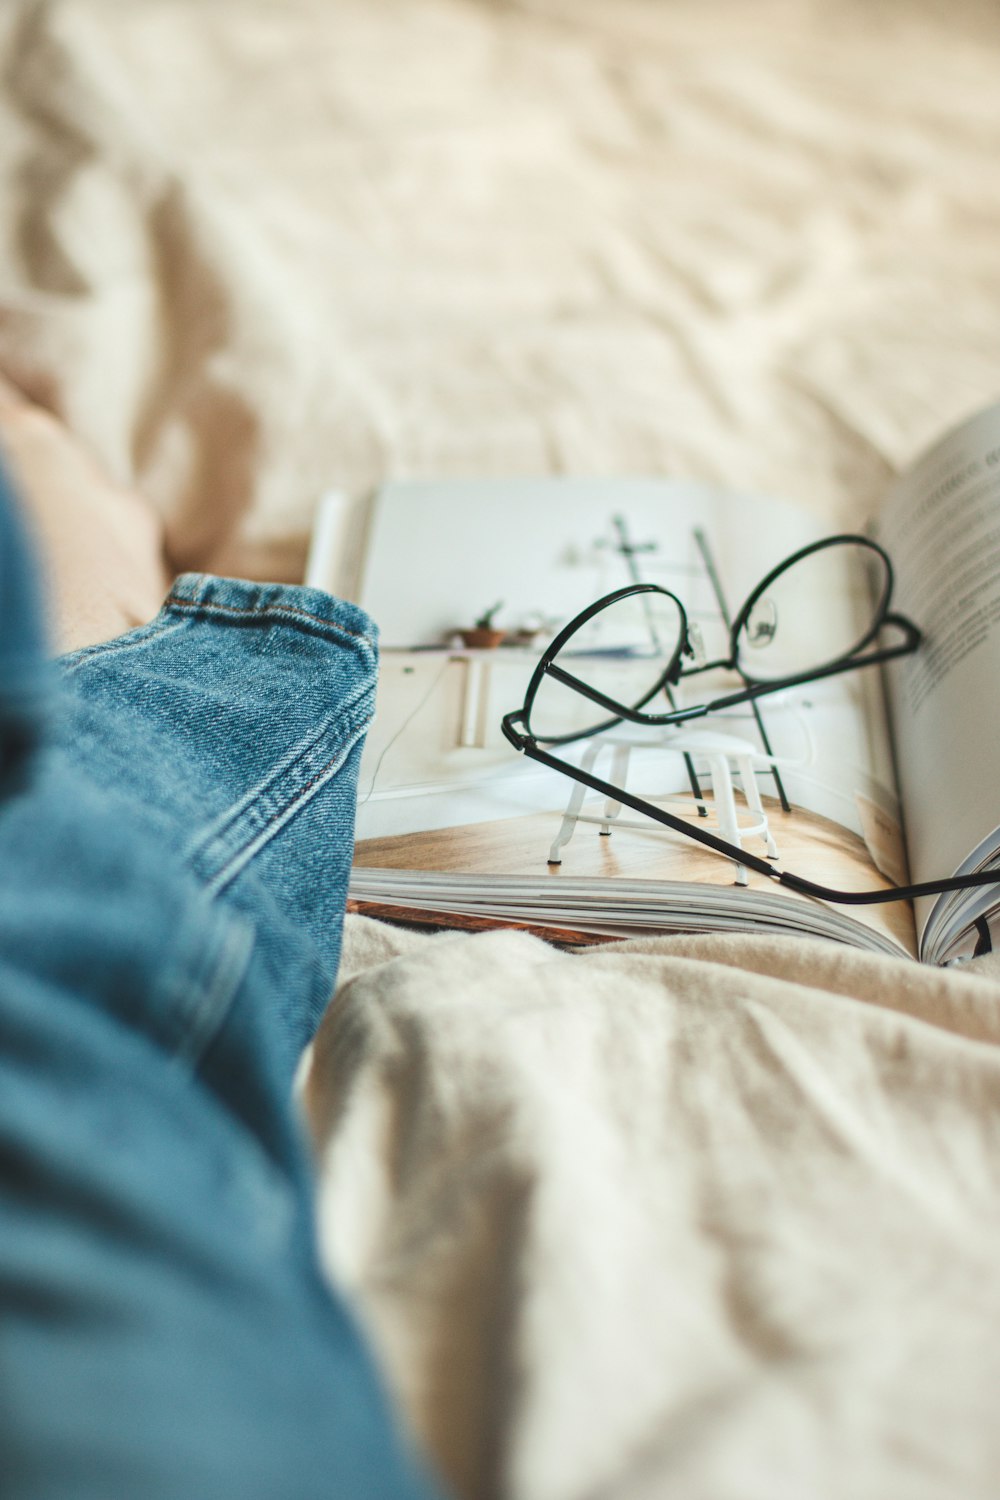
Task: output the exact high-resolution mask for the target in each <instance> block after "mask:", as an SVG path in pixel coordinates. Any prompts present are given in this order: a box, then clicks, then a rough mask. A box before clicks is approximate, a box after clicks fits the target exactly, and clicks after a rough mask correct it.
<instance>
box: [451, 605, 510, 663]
mask: <svg viewBox="0 0 1000 1500" xmlns="http://www.w3.org/2000/svg"><path fill="white" fill-rule="evenodd" d="M502 608H503V600H502V599H498V600H497V602H496V604H491V605H490V607H489V609H487V610H484V611H483V613H482V614H481V615H480V616H479V618H478V620H476V622H475V624H474V625H473V627H472V629H471V630H460V631H459V635H460V636H461V637H462V644H463V646H468V647H469V648H470V649H478V650H487V651H491V650H493V648H494V647H495V646H499V644H500V642H501V641H502V640H503V638H504V635H505V634H506V631H503V630H498V629H497V628H496V626H495V625H494V624H493V620H494V618H495V616H496V614H497V611H498V610H500V609H502Z"/></svg>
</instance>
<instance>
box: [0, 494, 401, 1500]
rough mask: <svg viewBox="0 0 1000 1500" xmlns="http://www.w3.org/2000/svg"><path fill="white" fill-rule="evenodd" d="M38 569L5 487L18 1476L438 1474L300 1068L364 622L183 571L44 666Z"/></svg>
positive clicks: (359, 1479) (0, 928) (351, 1490)
mask: <svg viewBox="0 0 1000 1500" xmlns="http://www.w3.org/2000/svg"><path fill="white" fill-rule="evenodd" d="M28 577H29V570H28V564H27V562H26V560H25V557H24V555H23V547H22V544H21V542H20V541H19V539H18V537H17V536H16V533H15V530H14V522H13V521H12V513H11V510H10V507H9V502H8V501H7V498H6V496H3V495H2V494H0V740H2V742H3V749H4V751H5V752H9V753H8V754H7V758H6V760H5V761H4V764H5V765H9V766H11V767H15V766H16V774H14V773H13V772H12V773H11V775H10V776H9V777H7V779H6V780H5V781H4V782H3V783H0V1493H2V1494H3V1496H4V1497H5V1500H29V1497H30V1500H62V1497H67V1500H118V1497H122V1500H125V1497H130V1500H131V1497H137V1500H138V1497H140V1496H141V1497H142V1500H159V1497H164V1500H166V1497H172V1500H174V1497H184V1500H201V1497H204V1500H228V1497H230V1496H232V1497H233V1500H236V1497H239V1500H247V1497H251V1500H253V1497H274V1500H279V1497H280V1500H293V1497H299V1496H302V1497H310V1500H311V1497H313V1496H315V1497H320V1496H322V1497H326V1500H331V1497H340V1496H343V1497H348V1496H349V1497H351V1500H356V1497H365V1500H368V1497H373V1500H375V1497H382V1496H384V1497H386V1500H389V1497H404V1496H405V1497H411V1496H412V1497H416V1496H426V1495H428V1494H430V1493H431V1486H430V1484H429V1482H428V1481H427V1479H426V1478H425V1476H424V1475H423V1474H422V1472H421V1470H420V1466H419V1464H418V1463H417V1462H416V1461H415V1460H414V1458H413V1456H412V1455H411V1454H409V1453H408V1452H407V1450H406V1446H405V1443H404V1442H403V1441H402V1440H401V1439H400V1437H399V1435H398V1433H397V1432H396V1431H395V1430H394V1428H393V1424H392V1421H391V1418H390V1415H389V1412H388V1409H387V1403H386V1401H385V1397H384V1394H383V1392H382V1390H381V1387H380V1384H379V1381H378V1377H377V1374H376V1372H375V1371H374V1369H373V1367H372V1364H371V1362H370V1360H369V1358H368V1355H367V1353H366V1351H365V1349H364V1346H363V1343H362V1340H361V1339H360V1337H359V1335H358V1332H357V1330H356V1328H355V1326H354V1323H353V1321H352V1319H351V1317H350V1314H349V1313H348V1311H347V1310H346V1308H345V1307H344V1306H343V1304H342V1303H341V1302H340V1301H339V1300H338V1299H337V1298H336V1297H335V1296H332V1295H331V1294H330V1292H329V1291H328V1289H327V1288H326V1287H325V1286H324V1284H323V1281H322V1278H321V1275H320V1272H319V1270H318V1266H317V1258H316V1253H315V1248H314V1239H313V1218H312V1199H311V1186H310V1173H309V1163H308V1156H307V1152H306V1150H305V1147H304V1144H303V1141H302V1137H301V1133H300V1130H299V1127H298V1124H297V1121H296V1119H295V1117H294V1113H293V1111H292V1108H291V1105H290V1095H289V1083H290V1077H291V1072H292V1069H293V1067H294V1065H295V1061H296V1058H297V1055H298V1051H299V1048H300V1046H301V1043H302V1042H303V1041H304V1040H305V1038H306V1036H307V1035H308V1034H309V1031H310V1029H311V1027H312V1025H313V1024H314V1022H315V1019H316V1017H317V1015H318V1013H319V1010H320V1008H321V1006H322V1003H323V1001H324V1000H325V998H326V995H327V993H328V990H329V987H330V984H331V982H332V979H333V975H334V972H335V967H336V962H337V954H338V948H339V938H340V921H341V914H342V909H343V901H344V888H345V883H346V876H347V870H348V866H349V861H350V853H351V837H352V826H353V804H354V780H355V775H356V769H357V758H358V755H359V753H360V745H361V739H362V736H363V734H364V729H365V726H366V724H367V720H368V717H369V715H370V712H371V697H372V693H373V685H374V667H375V651H374V644H373V641H372V638H371V630H370V627H369V625H368V622H367V620H366V619H365V617H364V616H363V615H361V614H360V612H358V611H355V610H353V609H351V607H350V606H346V605H340V604H337V603H336V602H335V601H332V600H330V599H328V597H327V596H325V595H322V594H316V593H315V592H314V591H305V590H295V589H286V588H278V587H276V586H267V585H265V586H260V585H248V584H240V583H233V582H226V581H224V580H211V579H201V578H188V579H185V580H182V581H181V583H180V584H179V586H178V588H177V589H176V591H175V595H174V597H173V598H172V600H171V602H170V603H168V605H167V606H166V607H165V609H164V611H163V613H162V614H161V616H160V617H159V618H158V620H157V621H155V622H154V623H153V625H151V626H149V627H146V628H144V629H143V630H141V631H134V632H131V633H130V634H129V635H127V636H124V637H120V638H119V639H118V640H117V641H116V642H112V643H109V644H108V645H107V646H103V647H98V648H91V649H89V650H87V651H84V652H80V653H77V654H76V655H75V656H74V657H71V658H68V659H66V660H65V661H64V664H63V666H62V669H61V672H60V680H59V681H58V682H54V681H52V680H51V679H52V677H54V675H55V674H51V673H49V674H47V673H46V671H45V669H44V667H43V664H42V662H41V660H40V659H39V657H38V651H37V641H38V636H39V631H38V624H37V617H36V615H35V613H34V612H33V608H32V605H31V602H30V587H29V586H28V585H26V584H25V582H24V581H25V580H26V579H27V578H28ZM26 662H28V663H33V666H34V669H35V670H34V672H33V673H32V672H29V671H27V670H26V667H25V664H26Z"/></svg>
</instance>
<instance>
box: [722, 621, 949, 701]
mask: <svg viewBox="0 0 1000 1500" xmlns="http://www.w3.org/2000/svg"><path fill="white" fill-rule="evenodd" d="M886 625H895V626H896V627H897V628H898V629H900V630H902V632H903V634H904V636H905V640H902V641H899V642H897V644H896V645H895V646H880V647H879V648H878V649H877V650H876V651H869V652H868V654H867V655H865V656H846V657H842V658H841V660H840V661H834V662H830V663H829V664H828V665H827V666H825V667H818V668H817V669H816V670H815V671H813V672H802V673H799V675H798V676H795V677H781V678H775V679H774V681H772V682H754V681H752V680H749V681H747V684H746V686H745V687H743V688H740V690H739V691H738V692H736V693H729V694H727V695H726V696H725V697H724V698H713V699H712V702H711V703H709V704H707V705H705V708H704V709H702V712H706V711H707V712H710V713H715V712H716V710H717V709H721V708H733V707H735V706H736V704H738V703H746V702H747V701H748V700H749V699H752V698H763V697H764V696H766V694H768V693H777V692H780V691H782V690H783V689H784V688H793V687H806V686H808V684H809V683H811V682H820V681H822V679H823V678H824V677H836V676H838V675H839V674H840V673H841V672H854V671H856V670H858V669H859V668H860V667H877V666H878V665H879V664H880V663H881V662H884V661H892V660H893V659H894V658H895V657H898V656H909V655H910V654H911V653H912V652H913V651H915V650H916V649H917V647H918V646H919V645H920V642H921V641H922V640H923V634H922V632H921V631H920V629H919V628H918V627H917V626H916V625H914V623H913V621H912V620H908V619H907V618H906V616H905V615H886V617H885V619H884V620H883V621H882V626H881V627H880V628H882V627H884V626H886Z"/></svg>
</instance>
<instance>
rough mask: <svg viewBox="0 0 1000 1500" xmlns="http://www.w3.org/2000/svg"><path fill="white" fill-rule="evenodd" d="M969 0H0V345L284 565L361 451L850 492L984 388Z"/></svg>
mask: <svg viewBox="0 0 1000 1500" xmlns="http://www.w3.org/2000/svg"><path fill="white" fill-rule="evenodd" d="M998 67H1000V21H998V19H997V15H996V9H995V6H994V5H993V4H992V0H955V3H954V4H950V5H947V6H945V5H940V4H938V3H937V0H879V4H878V5H876V6H873V5H872V4H870V3H868V0H834V3H832V4H828V5H816V4H812V3H811V0H759V3H756V4H754V5H746V4H744V3H743V0H708V3H706V0H669V3H666V0H614V3H605V0H519V3H517V4H500V3H495V0H385V3H381V0H380V3H379V4H372V3H371V0H338V3H337V4H336V5H332V4H330V3H328V0H282V4H280V5H276V4H274V3H273V0H240V3H236V0H208V3H206V0H142V3H141V4H138V5H122V4H120V3H119V0H45V3H38V0H8V4H7V5H6V6H4V7H3V13H2V15H0V69H2V78H3V88H2V97H0V191H2V201H3V203H4V205H5V207H4V213H3V215H2V221H3V222H2V224H0V359H2V360H3V361H4V362H5V363H6V364H7V365H8V366H10V367H12V368H13V369H14V371H15V373H17V374H18V375H19V376H20V377H21V378H22V379H24V380H25V381H27V382H28V383H29V384H31V385H32V386H33V387H34V388H35V389H37V390H39V391H40V392H41V393H42V394H43V395H44V396H45V397H46V398H47V399H48V400H50V401H51V402H53V403H54V404H56V405H58V406H59V408H60V409H61V410H62V411H63V412H65V413H66V415H67V416H68V417H69V419H70V421H71V423H72V425H73V426H74V427H75V428H76V429H77V430H78V431H80V432H82V433H83V434H84V435H85V436H86V437H87V438H88V439H89V440H90V441H91V443H92V444H93V445H94V447H95V448H97V449H98V450H99V451H100V453H101V454H102V456H103V457H104V458H105V459H106V460H107V461H108V462H109V463H110V464H111V465H112V467H113V468H114V470H115V472H116V473H117V474H119V475H120V476H122V477H134V478H135V479H137V480H138V481H139V482H140V483H141V484H142V486H143V487H144V488H145V489H146V490H147V491H148V492H149V493H150V494H151V495H152V496H153V497H154V498H155V500H156V502H157V504H158V505H159V506H160V508H161V509H162V511H163V512H164V514H165V515H166V518H167V522H168V532H169V537H170V543H171V548H172V551H173V555H174V558H175V560H176V563H177V566H178V568H196V569H202V570H206V571H212V572H216V573H242V572H246V571H248V570H249V572H250V574H251V576H263V577H280V578H290V579H296V578H298V577H301V564H302V559H303V555H304V549H305V538H306V534H307V531H308V527H309V523H310V518H311V514H312V507H313V506H314V504H315V501H316V499H317V496H318V494H319V492H320V491H321V490H322V489H324V488H325V487H327V486H330V485H339V486H340V487H342V488H343V489H344V490H345V491H346V493H347V494H348V495H350V496H353V497H360V496H362V495H364V494H365V493H366V492H367V491H368V490H369V489H370V488H371V487H372V486H373V485H374V484H376V483H377V482H378V481H380V480H382V479H385V478H388V477H393V478H399V477H404V476H422V477H426V476H430V477H434V476H437V475H442V474H449V475H457V476H466V475H476V474H536V473H564V472H565V473H577V474H579V473H587V474H608V473H611V474H614V473H621V472H631V473H639V474H645V473H652V474H678V475H681V476H683V477H687V478H694V479H702V480H707V481H711V482H716V481H718V482H720V483H722V484H727V485H735V486H738V487H739V488H740V489H742V490H744V491H749V490H753V489H764V490H771V491H775V492H778V493H781V494H784V495H787V496H789V497H791V498H795V499H798V500H800V501H801V502H802V503H803V504H805V505H807V506H810V507H812V508H813V509H814V510H815V511H816V512H818V513H820V514H824V515H829V516H830V518H831V519H836V520H838V521H840V520H844V521H849V522H851V523H852V524H853V523H854V522H856V521H858V520H860V519H863V518H865V517H866V516H867V514H868V512H869V510H870V508H871V505H872V502H873V501H874V500H875V499H877V498H878V496H879V495H881V494H882V493H883V492H884V490H885V487H886V484H887V482H888V480H889V479H890V478H891V476H892V474H893V473H894V472H895V471H896V469H897V467H898V466H899V464H900V463H901V462H903V461H906V460H908V459H910V458H911V457H912V456H913V455H914V453H915V452H916V451H917V450H918V449H919V448H921V447H922V446H923V445H924V444H925V443H926V442H928V441H929V440H930V439H931V438H933V437H934V436H935V435H936V434H937V432H939V431H940V430H941V429H942V428H943V427H945V426H946V425H948V424H949V423H951V422H952V421H954V420H955V419H957V418H958V417H960V416H962V415H964V414H966V413H967V412H969V411H970V410H972V409H973V408H975V407H976V406H978V405H981V404H984V403H985V402H986V401H987V400H990V399H993V398H994V397H995V395H996V387H997V355H996V350H997V348H998V347H1000V296H998V282H1000V271H998V269H997V258H996V218H997V212H998V196H1000V188H998V186H997V181H996V172H995V157H996V142H997V139H998V137H1000V96H998V91H997V89H996V86H995V81H996V76H997V70H998Z"/></svg>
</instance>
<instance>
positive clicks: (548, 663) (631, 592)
mask: <svg viewBox="0 0 1000 1500" xmlns="http://www.w3.org/2000/svg"><path fill="white" fill-rule="evenodd" d="M638 594H661V595H663V596H664V597H665V598H667V599H670V600H672V601H673V603H674V604H675V605H676V606H677V610H678V612H679V615H680V630H679V632H678V639H677V645H676V647H675V648H674V653H673V655H672V656H671V658H670V660H669V661H668V663H667V665H666V667H665V668H664V669H663V670H662V671H661V673H660V675H659V677H657V679H656V681H655V682H654V683H653V685H652V687H651V688H649V689H648V691H646V692H645V693H643V695H642V697H641V698H638V699H637V700H636V702H635V703H634V704H632V705H631V708H628V709H626V711H625V713H622V712H621V711H620V710H621V709H622V708H625V705H624V704H621V703H619V702H618V700H617V699H614V698H609V697H608V696H607V695H606V694H604V693H600V692H598V691H597V690H596V689H595V688H592V687H590V686H589V685H588V684H587V683H585V682H582V681H580V679H579V678H575V677H573V676H572V674H571V673H568V672H565V671H563V670H559V671H558V672H556V673H554V672H553V671H552V666H553V663H554V661H555V659H556V657H557V656H558V655H559V653H560V651H562V649H563V647H564V646H565V645H566V643H567V641H569V640H571V639H572V637H573V636H574V635H576V633H577V631H578V630H580V628H581V627H582V626H584V625H586V624H587V622H588V621H589V620H592V619H593V618H594V616H595V615H598V614H600V613H601V612H602V611H603V610H605V609H609V608H610V607H611V605H613V604H617V603H618V602H619V600H621V599H631V598H633V597H634V596H636V595H638ZM690 650H691V641H690V637H689V634H688V618H687V611H686V610H685V608H684V605H683V604H682V603H681V601H680V600H679V599H678V597H677V595H676V594H674V593H672V592H671V591H670V589H665V588H663V587H662V586H661V585H660V584H658V583H630V584H626V585H625V586H624V587H623V588H620V589H615V590H613V592H612V593H610V594H604V595H603V596H602V597H601V598H600V599H595V600H594V602H593V603H592V604H589V605H588V606H587V608H586V609H583V610H581V611H580V613H579V614H576V615H574V616H573V618H572V619H571V620H570V621H569V622H568V623H567V624H566V625H564V626H563V628H562V630H560V631H559V633H558V635H556V636H554V637H553V638H552V640H551V641H550V642H549V644H548V646H547V647H546V649H545V650H544V651H543V653H542V655H541V656H540V657H539V659H538V661H537V663H536V665H535V668H534V671H533V672H532V674H531V677H530V678H529V679H528V686H527V688H526V689H525V693H524V701H523V703H522V705H521V707H520V709H518V710H517V711H516V712H515V713H511V714H506V715H505V716H504V719H503V723H502V725H501V727H502V728H503V730H504V734H505V735H506V736H507V738H508V740H510V741H511V743H512V744H514V743H516V742H515V740H514V739H513V738H512V736H511V734H510V733H508V731H507V725H508V724H510V725H513V724H514V723H515V721H518V720H519V721H520V722H521V723H523V725H524V731H525V733H526V734H527V736H528V737H529V738H530V739H532V740H534V741H535V742H536V743H541V744H544V745H553V746H554V745H569V744H572V743H573V741H574V740H584V739H590V738H591V737H592V736H593V735H595V734H601V733H602V732H603V731H604V730H605V729H613V728H614V726H615V725H616V724H621V723H622V722H623V720H624V719H627V718H630V717H631V716H632V715H633V714H635V715H636V716H637V717H636V720H635V722H636V723H647V722H649V723H658V722H659V716H642V717H638V716H639V714H640V710H641V709H642V707H643V705H644V704H646V703H648V702H649V701H650V699H652V698H655V697H656V695H657V693H659V692H661V691H662V689H663V688H664V687H665V686H666V685H667V684H668V683H671V682H675V681H676V680H677V677H678V676H679V672H678V663H679V662H680V658H681V657H682V656H683V655H685V654H689V653H690ZM553 676H554V677H555V679H556V681H561V682H562V683H563V684H564V685H565V686H568V687H570V688H571V689H572V690H574V691H576V692H579V693H581V694H582V696H583V697H584V698H589V699H590V701H591V702H592V703H597V704H599V705H600V706H601V707H603V708H605V709H607V710H609V711H610V712H611V717H610V718H608V719H605V720H602V722H601V723H599V724H595V725H593V726H592V727H591V728H588V729H583V730H575V731H574V732H573V733H572V734H563V735H554V736H552V735H544V734H542V735H535V734H532V731H531V728H530V723H531V711H532V708H533V707H534V702H535V697H536V695H537V693H538V689H539V688H540V687H541V685H542V682H543V681H544V679H545V678H546V677H553Z"/></svg>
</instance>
